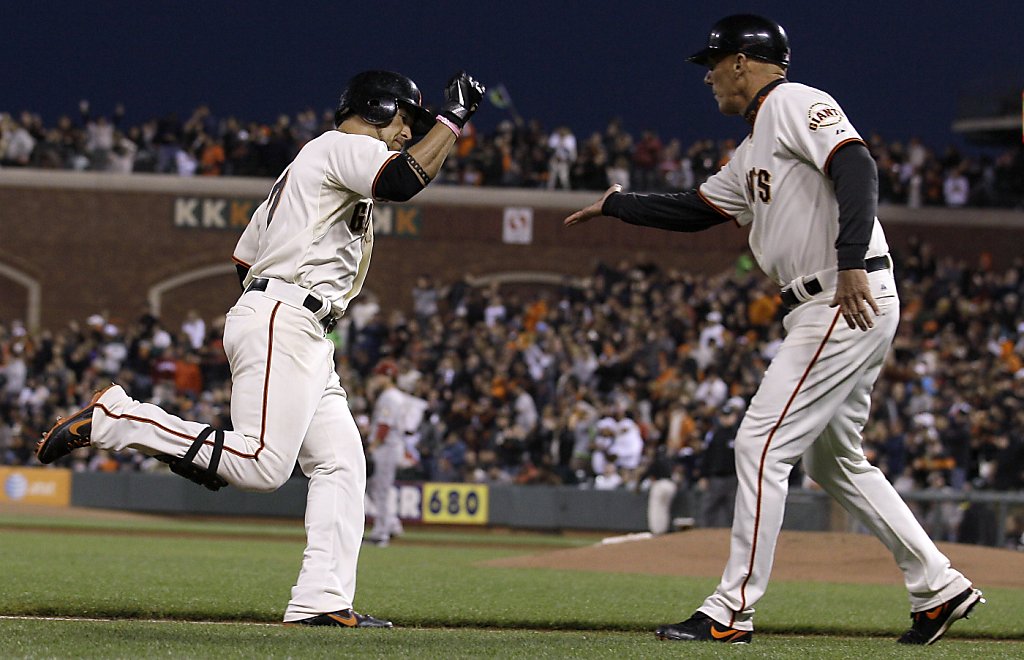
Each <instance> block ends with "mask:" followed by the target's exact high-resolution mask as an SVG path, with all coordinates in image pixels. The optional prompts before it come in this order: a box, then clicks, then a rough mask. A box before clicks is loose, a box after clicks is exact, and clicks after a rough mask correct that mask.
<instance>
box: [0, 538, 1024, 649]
mask: <svg viewBox="0 0 1024 660" xmlns="http://www.w3.org/2000/svg"><path fill="white" fill-rule="evenodd" d="M19 520H20V522H19ZM0 526H3V527H5V530H4V531H2V532H0V558H2V569H0V570H2V575H3V578H2V580H0V615H5V616H8V617H10V616H15V617H29V616H51V617H71V618H76V619H81V618H93V619H118V620H115V621H82V620H75V621H64V620H61V621H45V620H30V619H10V618H5V619H0V657H10V656H14V657H28V656H43V657H54V656H58V657H68V656H74V657H83V656H85V657H110V656H119V657H133V656H140V657H153V656H161V655H162V656H176V657H214V656H215V657H242V656H245V657H285V656H291V657H303V656H312V657H320V656H325V655H342V656H356V655H358V656H368V657H396V656H397V657H408V656H420V657H524V658H526V657H661V656H667V655H669V654H672V655H675V656H678V655H679V654H680V649H679V645H678V644H670V643H658V642H657V640H655V639H654V636H653V634H652V633H651V631H652V629H653V628H654V627H655V626H656V625H657V624H659V623H665V622H670V621H678V620H680V619H682V618H685V617H686V616H688V615H689V614H690V612H692V611H693V609H694V608H695V607H696V606H697V605H699V603H700V602H701V600H703V598H704V596H706V595H707V593H709V592H710V590H711V589H713V588H714V586H715V582H716V580H715V579H708V578H700V579H698V578H681V577H680V578H665V577H658V576H645V575H626V574H609V573H598V572H578V571H563V570H544V569H504V568H492V567H484V566H481V565H479V563H480V562H481V561H483V560H486V559H490V558H494V557H501V556H510V555H516V554H523V553H538V552H548V551H550V550H554V549H557V548H558V547H574V546H579V545H585V544H588V543H592V542H593V540H594V539H593V538H588V537H582V536H576V537H573V536H569V537H561V536H557V535H551V534H546V535H545V534H522V533H514V534H513V533H491V534H478V533H473V532H447V531H420V530H410V532H409V534H408V539H409V541H408V542H405V541H399V542H397V543H395V544H393V545H392V546H391V547H390V548H375V547H367V548H365V549H364V550H363V552H362V555H361V560H360V573H359V589H358V596H357V599H356V607H357V608H358V609H360V610H361V611H365V612H369V613H371V614H374V615H376V616H381V617H386V618H389V619H392V620H393V621H395V622H396V624H397V625H399V626H400V628H398V629H395V630H390V631H369V630H367V631H363V630H360V631H349V630H309V629H293V628H284V627H282V626H278V625H269V626H265V625H253V624H254V623H270V624H275V623H276V622H278V621H280V619H281V615H282V612H283V608H284V606H285V604H286V602H287V599H288V593H289V589H290V587H291V584H292V581H293V579H294V577H295V574H296V573H297V571H298V566H299V561H300V559H301V554H302V547H303V540H302V530H301V526H298V525H295V524H286V523H281V524H272V525H268V526H263V525H255V524H253V523H243V524H235V523H230V522H224V521H217V522H212V523H208V522H200V521H181V520H173V519H172V520H168V521H166V522H162V521H153V522H148V521H147V522H146V523H144V524H136V523H118V524H113V523H110V522H106V521H90V522H89V523H85V522H83V521H77V520H70V521H64V520H57V519H48V520H46V519H44V520H39V519H17V520H16V519H8V518H0ZM57 528H61V529H57ZM105 530H109V531H111V532H112V533H110V534H106V533H104V531H105ZM267 530H272V531H270V532H269V536H270V539H268V540H258V539H256V538H255V535H256V534H262V533H266V532H267ZM234 536H238V537H239V538H233V537H234ZM678 561H686V558H685V557H680V558H679V559H678ZM982 587H983V588H984V585H982ZM985 592H986V597H987V598H988V600H989V603H988V604H987V605H983V606H979V607H978V608H977V609H976V611H975V615H974V616H973V617H972V618H971V620H970V621H968V622H961V623H959V624H957V625H956V626H954V627H953V629H952V631H951V632H950V634H949V635H947V637H946V638H945V639H944V640H943V642H942V643H941V644H940V645H938V646H935V647H931V648H929V649H928V654H929V656H930V657H953V655H946V653H953V652H954V651H955V653H956V656H957V657H962V656H963V655H965V654H969V655H978V656H984V657H1022V656H1024V643H1020V642H1005V641H1003V642H1000V641H988V640H990V639H991V640H1010V639H1017V640H1021V639H1024V617H1022V616H1021V615H1020V613H1021V612H1024V591H1019V590H1011V589H985ZM907 613H908V609H907V600H906V595H905V594H904V592H903V589H902V588H901V587H900V586H899V585H892V586H877V585H869V586H861V585H838V584H822V583H791V582H774V583H773V584H772V586H771V588H770V589H769V592H768V594H767V595H766V596H765V597H764V599H762V601H761V602H760V603H759V604H758V615H757V631H756V634H755V643H754V644H753V645H752V646H751V647H750V648H749V649H736V648H731V647H726V648H720V647H719V646H717V645H706V646H705V645H697V647H698V648H693V647H692V645H687V648H686V655H688V656H693V657H715V654H724V653H726V652H728V653H730V654H732V653H737V654H743V655H746V656H747V657H753V656H751V655H750V654H751V653H754V654H755V655H756V656H757V657H794V656H797V655H799V654H803V655H806V656H809V657H829V658H843V657H857V658H863V657H879V656H886V657H895V658H900V657H920V654H921V649H911V650H907V649H903V648H902V647H897V646H896V645H895V644H894V643H893V641H892V640H893V638H894V637H895V636H897V635H898V634H899V633H900V632H902V630H903V629H904V628H905V627H906V625H907V624H909V617H908V614H907ZM124 619H136V621H124ZM138 619H144V620H149V619H155V620H159V621H157V622H148V621H138ZM198 621H205V622H213V621H220V622H228V623H223V624H200V623H196V622H198ZM965 637H970V638H971V639H970V640H968V639H964V638H965ZM982 638H986V639H985V641H980V640H981V639H982ZM904 654H905V655H904Z"/></svg>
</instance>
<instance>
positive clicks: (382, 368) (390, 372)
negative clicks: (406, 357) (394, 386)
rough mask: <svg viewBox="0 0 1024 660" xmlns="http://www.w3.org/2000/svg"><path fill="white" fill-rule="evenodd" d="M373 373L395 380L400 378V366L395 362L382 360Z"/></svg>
mask: <svg viewBox="0 0 1024 660" xmlns="http://www.w3.org/2000/svg"><path fill="white" fill-rule="evenodd" d="M373 373H374V375H376V376H387V377H388V378H395V377H396V376H398V365H397V364H395V363H394V361H393V360H381V361H380V362H378V363H377V366H376V367H374V368H373Z"/></svg>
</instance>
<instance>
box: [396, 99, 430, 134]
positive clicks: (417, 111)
mask: <svg viewBox="0 0 1024 660" xmlns="http://www.w3.org/2000/svg"><path fill="white" fill-rule="evenodd" d="M398 103H399V105H401V106H402V107H403V108H405V109H406V110H408V111H409V113H410V115H411V118H412V134H413V135H414V136H416V137H421V136H424V135H426V134H427V133H428V132H429V131H430V129H432V128H433V127H434V124H435V123H437V121H436V119H435V118H434V113H432V112H430V111H429V110H427V109H426V108H424V107H422V106H419V105H413V104H412V103H408V102H406V101H402V100H399V101H398Z"/></svg>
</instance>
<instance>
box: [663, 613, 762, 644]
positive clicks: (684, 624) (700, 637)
mask: <svg viewBox="0 0 1024 660" xmlns="http://www.w3.org/2000/svg"><path fill="white" fill-rule="evenodd" d="M654 634H655V635H657V637H658V639H660V640H673V641H684V642H724V643H726V644H749V643H750V640H751V639H753V637H754V633H753V631H751V630H737V629H735V628H733V627H731V626H724V625H722V624H720V623H718V622H717V621H715V620H714V619H712V618H711V617H709V616H708V615H707V614H704V613H703V612H696V613H694V615H693V616H691V617H690V618H689V619H687V620H686V621H680V622H679V623H672V624H668V625H664V626H660V627H659V628H658V629H657V630H655V631H654Z"/></svg>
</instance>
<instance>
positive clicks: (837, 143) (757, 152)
mask: <svg viewBox="0 0 1024 660" xmlns="http://www.w3.org/2000/svg"><path fill="white" fill-rule="evenodd" d="M851 141H857V142H863V140H862V139H861V137H860V134H858V133H857V129H855V128H854V127H853V125H852V124H851V123H850V120H849V119H847V117H846V115H845V114H844V113H843V111H842V108H840V107H839V104H838V103H836V101H835V99H833V98H832V97H831V96H829V95H828V94H826V93H825V92H822V91H820V90H817V89H814V88H813V87H808V86H807V85H801V84H799V83H793V82H785V83H782V84H780V85H778V86H776V87H775V88H774V89H772V90H770V91H769V93H768V95H767V96H765V97H764V101H763V103H762V104H761V107H760V108H759V109H758V110H757V115H756V120H755V122H754V128H753V130H752V131H751V133H750V135H748V136H747V137H746V138H745V139H744V140H743V142H741V143H740V145H739V147H737V148H736V152H735V154H734V155H733V157H732V159H731V160H730V161H729V163H728V164H727V165H726V166H725V167H724V168H722V170H721V171H719V172H718V173H717V174H715V175H714V176H712V177H711V178H709V179H708V180H707V181H706V182H705V183H704V184H703V185H702V186H701V187H700V189H699V192H700V195H701V197H702V198H703V199H704V201H705V202H707V203H708V204H710V205H711V206H713V207H715V208H716V209H718V210H719V211H721V212H722V213H725V214H727V215H729V216H731V217H733V218H734V219H735V220H736V222H737V224H739V225H741V226H745V225H751V230H750V239H749V240H750V249H751V251H752V252H753V254H754V258H755V259H756V260H757V263H758V265H759V266H760V267H761V269H762V270H763V271H764V272H765V274H767V275H768V277H770V278H772V279H773V280H774V281H775V282H776V283H777V284H778V285H779V286H783V285H785V284H788V283H789V282H791V281H793V280H794V279H796V278H797V277H801V276H804V275H809V274H812V273H817V272H819V271H824V270H829V269H832V270H834V269H835V268H836V250H835V243H836V238H837V236H838V234H839V206H838V204H837V203H836V198H835V193H834V190H833V185H832V180H831V179H830V178H829V177H828V176H827V175H826V174H825V172H827V171H828V166H829V162H830V161H831V159H832V156H833V154H835V153H836V151H837V150H838V149H839V147H841V146H843V145H844V144H846V143H848V142H851ZM888 251H889V247H888V245H887V244H886V241H885V234H884V233H883V232H882V227H881V225H880V224H879V223H878V219H877V218H875V221H874V227H873V228H872V231H871V242H870V243H869V245H868V250H867V254H866V255H865V257H866V258H870V257H875V256H880V255H883V254H886V253H887V252H888Z"/></svg>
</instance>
